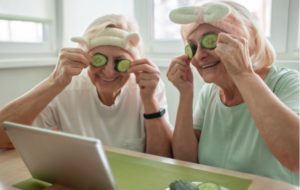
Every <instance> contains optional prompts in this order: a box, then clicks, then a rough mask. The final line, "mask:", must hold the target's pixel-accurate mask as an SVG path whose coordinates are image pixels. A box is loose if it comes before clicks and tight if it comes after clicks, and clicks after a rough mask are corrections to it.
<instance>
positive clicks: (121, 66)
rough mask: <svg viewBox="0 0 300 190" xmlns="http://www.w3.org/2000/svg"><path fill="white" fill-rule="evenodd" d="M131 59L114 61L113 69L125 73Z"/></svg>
mask: <svg viewBox="0 0 300 190" xmlns="http://www.w3.org/2000/svg"><path fill="white" fill-rule="evenodd" d="M130 64H131V61H130V60H128V59H121V60H118V61H116V65H115V70H116V71H117V72H120V73H125V72H127V71H128V69H129V66H130Z"/></svg>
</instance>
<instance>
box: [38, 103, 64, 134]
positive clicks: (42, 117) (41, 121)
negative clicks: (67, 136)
mask: <svg viewBox="0 0 300 190" xmlns="http://www.w3.org/2000/svg"><path fill="white" fill-rule="evenodd" d="M55 110H56V109H55V106H54V103H53V102H50V103H49V104H48V106H47V107H46V108H44V110H43V111H42V112H41V113H40V114H39V115H38V116H37V117H36V118H35V120H34V121H33V126H37V127H41V128H47V129H52V130H60V127H59V126H60V125H59V124H58V115H57V112H56V111H55Z"/></svg>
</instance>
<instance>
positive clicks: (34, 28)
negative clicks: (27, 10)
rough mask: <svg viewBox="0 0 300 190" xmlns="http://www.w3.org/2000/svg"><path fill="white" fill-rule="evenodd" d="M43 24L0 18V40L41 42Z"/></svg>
mask: <svg viewBox="0 0 300 190" xmlns="http://www.w3.org/2000/svg"><path fill="white" fill-rule="evenodd" d="M43 36H44V35H43V24H42V23H38V22H29V21H18V20H16V21H10V20H1V19H0V41H1V42H32V43H41V42H43Z"/></svg>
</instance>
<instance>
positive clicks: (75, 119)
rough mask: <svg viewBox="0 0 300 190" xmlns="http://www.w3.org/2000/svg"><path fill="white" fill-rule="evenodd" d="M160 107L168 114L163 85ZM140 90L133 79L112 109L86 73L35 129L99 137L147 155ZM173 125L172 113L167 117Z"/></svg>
mask: <svg viewBox="0 0 300 190" xmlns="http://www.w3.org/2000/svg"><path fill="white" fill-rule="evenodd" d="M156 97H157V99H158V101H159V103H160V106H161V107H163V108H165V109H166V111H167V101H166V96H165V88H164V84H163V83H162V81H160V82H159V85H158V87H157V88H156ZM143 113H144V111H143V105H142V102H141V97H140V89H139V87H138V85H137V84H136V82H135V76H134V75H131V77H130V78H129V80H128V82H127V83H126V84H125V85H124V86H123V88H122V90H121V93H120V94H119V95H118V97H117V98H116V100H115V103H114V104H113V105H112V106H106V105H104V104H103V103H102V102H101V101H100V100H99V98H98V94H97V91H96V87H95V86H94V85H93V84H92V82H91V81H90V78H89V77H88V75H87V72H86V70H84V71H83V73H82V74H81V75H79V76H76V77H73V79H72V82H71V84H70V85H69V86H67V87H66V88H65V89H64V90H63V91H62V92H61V93H60V94H59V95H57V96H56V97H55V98H54V99H53V100H52V101H51V102H50V103H49V104H48V106H47V107H46V108H45V109H44V110H43V111H42V112H41V113H40V115H39V116H38V117H37V118H36V119H35V121H34V123H33V125H34V126H39V127H43V128H50V129H53V130H61V131H64V132H68V133H73V134H78V135H83V136H88V137H95V138H98V139H100V140H101V142H102V143H103V144H106V145H111V146H116V147H120V148H126V149H130V150H135V151H139V152H143V151H144V147H145V130H144V118H143ZM164 117H166V119H167V121H168V122H169V116H168V112H166V114H165V116H164Z"/></svg>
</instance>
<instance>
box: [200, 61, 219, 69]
mask: <svg viewBox="0 0 300 190" xmlns="http://www.w3.org/2000/svg"><path fill="white" fill-rule="evenodd" d="M218 63H219V61H218V62H216V63H212V64H207V65H202V66H201V68H202V69H206V68H208V67H212V66H215V65H217V64H218Z"/></svg>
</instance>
